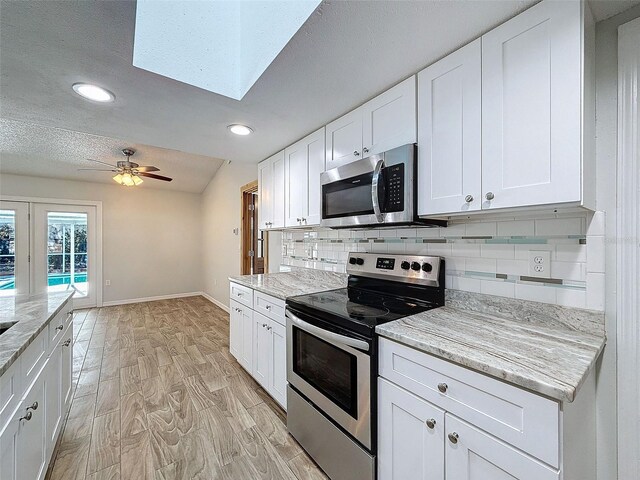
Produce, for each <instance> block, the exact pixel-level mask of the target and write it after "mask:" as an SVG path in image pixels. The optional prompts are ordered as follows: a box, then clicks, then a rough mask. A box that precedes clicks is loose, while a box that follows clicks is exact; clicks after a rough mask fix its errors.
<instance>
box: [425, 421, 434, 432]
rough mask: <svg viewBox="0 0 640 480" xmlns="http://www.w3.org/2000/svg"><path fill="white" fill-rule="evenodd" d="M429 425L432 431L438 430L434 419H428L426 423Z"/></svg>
mask: <svg viewBox="0 0 640 480" xmlns="http://www.w3.org/2000/svg"><path fill="white" fill-rule="evenodd" d="M424 423H426V424H427V427H429V428H430V429H431V430H433V429H434V428H436V420H435V419H434V418H430V419H428V420H427V421H426V422H424Z"/></svg>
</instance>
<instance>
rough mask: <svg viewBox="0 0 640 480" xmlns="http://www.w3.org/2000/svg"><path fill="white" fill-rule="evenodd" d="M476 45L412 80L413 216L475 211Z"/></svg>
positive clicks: (478, 155) (478, 157)
mask: <svg viewBox="0 0 640 480" xmlns="http://www.w3.org/2000/svg"><path fill="white" fill-rule="evenodd" d="M481 54H482V52H481V40H480V39H478V40H476V41H474V42H472V43H470V44H469V45H467V46H466V47H463V48H461V49H460V50H458V51H456V52H454V53H452V54H451V55H448V56H446V57H445V58H443V59H442V60H440V61H438V62H436V63H434V64H433V65H431V66H429V67H427V68H425V69H424V70H423V71H421V72H420V73H419V74H418V118H419V123H418V124H419V125H420V128H419V131H418V215H433V214H442V213H455V212H464V211H473V210H480V206H481V204H482V200H481V195H482V188H481V179H480V176H481V168H482V142H481V135H482V112H481V109H480V105H481V95H482V81H481V80H482V78H481V77H482V71H481Z"/></svg>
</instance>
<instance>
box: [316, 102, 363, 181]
mask: <svg viewBox="0 0 640 480" xmlns="http://www.w3.org/2000/svg"><path fill="white" fill-rule="evenodd" d="M325 148H326V159H327V170H330V169H332V168H335V167H339V166H340V165H345V164H347V163H350V162H353V161H354V160H359V159H361V158H362V157H363V154H362V107H360V108H356V109H355V110H353V111H351V112H349V113H347V114H346V115H344V116H342V117H340V118H338V119H337V120H334V121H333V122H331V123H330V124H329V125H327V127H326V139H325Z"/></svg>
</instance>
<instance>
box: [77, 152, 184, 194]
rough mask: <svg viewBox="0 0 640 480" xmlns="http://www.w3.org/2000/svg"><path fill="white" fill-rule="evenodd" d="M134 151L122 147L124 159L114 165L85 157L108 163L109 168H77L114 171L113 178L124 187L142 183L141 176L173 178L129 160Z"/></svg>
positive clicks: (161, 178) (157, 169) (166, 179)
mask: <svg viewBox="0 0 640 480" xmlns="http://www.w3.org/2000/svg"><path fill="white" fill-rule="evenodd" d="M134 153H136V151H135V150H133V149H132V148H123V149H122V154H123V155H124V156H125V157H127V159H126V160H123V161H120V162H117V163H116V165H111V164H110V163H106V162H101V161H100V160H94V159H92V158H87V160H90V161H92V162H96V163H102V164H103V165H108V166H109V167H111V168H79V169H78V170H91V171H94V172H114V173H115V175H114V177H113V179H114V180H115V181H116V182H117V183H119V184H120V185H124V186H126V187H133V186H135V185H140V184H141V183H142V178H140V177H147V178H154V179H156V180H163V181H165V182H170V181H171V180H173V179H172V178H169V177H164V176H162V175H156V174H155V173H149V172H159V171H160V169H159V168H157V167H154V166H151V165H138V164H137V163H134V162H132V161H131V157H132V156H133V154H134Z"/></svg>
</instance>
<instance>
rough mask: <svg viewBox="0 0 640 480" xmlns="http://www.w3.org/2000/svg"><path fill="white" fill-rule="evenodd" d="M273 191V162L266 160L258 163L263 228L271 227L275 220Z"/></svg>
mask: <svg viewBox="0 0 640 480" xmlns="http://www.w3.org/2000/svg"><path fill="white" fill-rule="evenodd" d="M272 192H273V164H272V163H271V160H264V161H262V162H260V163H259V164H258V201H259V203H258V226H259V228H260V229H262V230H265V229H267V228H269V227H270V226H271V225H270V224H271V223H272V222H273V219H272V210H273V208H272V205H273V197H272V195H273V194H272Z"/></svg>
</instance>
